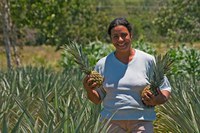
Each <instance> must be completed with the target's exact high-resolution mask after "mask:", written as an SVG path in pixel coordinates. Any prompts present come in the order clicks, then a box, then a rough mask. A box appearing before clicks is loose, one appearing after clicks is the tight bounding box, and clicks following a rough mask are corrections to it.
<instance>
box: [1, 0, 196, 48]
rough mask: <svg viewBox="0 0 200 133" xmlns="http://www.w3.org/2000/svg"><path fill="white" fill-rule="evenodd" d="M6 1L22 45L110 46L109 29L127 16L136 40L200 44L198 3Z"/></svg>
mask: <svg viewBox="0 0 200 133" xmlns="http://www.w3.org/2000/svg"><path fill="white" fill-rule="evenodd" d="M4 1H5V0H4ZM6 1H7V2H8V3H9V4H8V5H9V6H10V11H11V20H12V21H11V22H12V23H13V25H14V28H15V31H16V34H17V40H18V44H29V45H30V44H31V45H40V44H50V45H58V46H59V45H62V44H64V43H66V42H67V41H68V40H76V41H78V42H81V43H83V44H84V43H88V42H92V41H96V40H100V41H103V42H107V41H108V39H109V38H108V36H107V33H106V32H107V27H108V24H109V22H110V21H111V20H112V19H113V18H114V17H127V19H128V20H129V21H130V22H131V23H132V24H133V25H134V29H135V30H134V35H135V39H139V38H143V39H145V40H146V41H151V42H156V41H157V42H158V41H159V42H160V41H169V39H170V41H187V42H192V41H199V40H200V37H199V33H200V17H199V15H198V14H200V9H199V7H200V2H199V1H198V0H190V1H187V0H164V1H156V0H152V1H148V0H141V1H138V0H123V1H120V0H113V1H106V0H101V1H94V0H84V1H83V0H67V1H66V0H59V1H27V0H17V1H16V0H6ZM1 5H2V3H1ZM2 13H3V12H1V16H2V15H3V14H2ZM0 23H3V22H2V21H1V22H0ZM1 25H2V26H1V30H0V31H1V36H2V31H3V30H2V29H3V24H1ZM2 39H3V38H2V37H1V40H2ZM2 41H3V40H2Z"/></svg>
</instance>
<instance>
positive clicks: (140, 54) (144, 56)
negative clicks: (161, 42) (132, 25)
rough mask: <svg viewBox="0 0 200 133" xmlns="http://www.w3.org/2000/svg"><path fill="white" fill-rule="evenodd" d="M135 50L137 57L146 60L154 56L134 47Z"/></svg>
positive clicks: (152, 58)
mask: <svg viewBox="0 0 200 133" xmlns="http://www.w3.org/2000/svg"><path fill="white" fill-rule="evenodd" d="M135 50H136V54H137V56H138V57H140V58H143V59H147V60H154V56H153V55H151V54H149V53H147V52H144V51H142V50H139V49H135Z"/></svg>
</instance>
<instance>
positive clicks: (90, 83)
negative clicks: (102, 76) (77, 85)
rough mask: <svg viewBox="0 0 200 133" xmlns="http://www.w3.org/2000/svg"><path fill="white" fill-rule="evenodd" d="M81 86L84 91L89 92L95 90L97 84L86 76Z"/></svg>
mask: <svg viewBox="0 0 200 133" xmlns="http://www.w3.org/2000/svg"><path fill="white" fill-rule="evenodd" d="M83 86H84V88H85V89H86V91H91V90H94V89H95V88H96V86H97V83H95V82H94V81H93V79H92V78H91V77H90V75H86V76H85V78H84V79H83Z"/></svg>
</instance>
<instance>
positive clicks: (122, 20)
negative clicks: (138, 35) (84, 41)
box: [108, 18, 132, 36]
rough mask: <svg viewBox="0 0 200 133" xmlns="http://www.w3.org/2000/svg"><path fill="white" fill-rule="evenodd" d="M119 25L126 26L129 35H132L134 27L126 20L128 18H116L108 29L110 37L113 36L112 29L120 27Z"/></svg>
mask: <svg viewBox="0 0 200 133" xmlns="http://www.w3.org/2000/svg"><path fill="white" fill-rule="evenodd" d="M118 25H123V26H125V27H126V28H127V29H128V31H129V33H130V34H132V26H131V24H130V23H129V22H128V21H127V20H126V18H115V19H114V20H113V21H112V22H111V23H110V25H109V27H108V34H109V36H111V30H112V28H114V27H115V26H118Z"/></svg>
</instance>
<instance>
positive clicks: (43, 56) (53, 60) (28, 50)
mask: <svg viewBox="0 0 200 133" xmlns="http://www.w3.org/2000/svg"><path fill="white" fill-rule="evenodd" d="M177 46H178V45H177ZM177 46H175V47H177ZM187 46H188V47H193V48H195V49H199V50H200V43H194V44H193V45H190V44H187ZM152 47H153V48H155V49H156V51H158V53H165V51H166V50H167V49H169V48H170V47H174V46H169V45H167V44H163V43H160V44H159V43H157V44H152ZM18 52H19V55H20V60H21V64H22V66H27V65H32V66H46V67H53V68H55V69H61V66H60V65H59V61H60V60H61V53H62V52H63V51H62V50H58V51H56V47H55V46H46V45H42V46H23V47H20V48H18ZM6 65H7V64H6V56H5V50H4V47H2V46H1V47H0V69H5V68H6Z"/></svg>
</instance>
